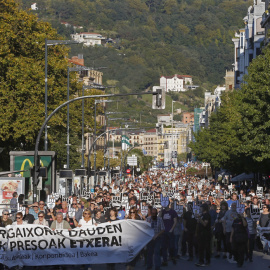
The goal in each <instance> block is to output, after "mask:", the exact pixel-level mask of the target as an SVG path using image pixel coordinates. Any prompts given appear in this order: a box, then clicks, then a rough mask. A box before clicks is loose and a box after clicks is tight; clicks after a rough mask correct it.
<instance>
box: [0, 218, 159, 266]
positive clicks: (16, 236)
mask: <svg viewBox="0 0 270 270" xmlns="http://www.w3.org/2000/svg"><path fill="white" fill-rule="evenodd" d="M153 236H154V230H153V229H152V228H151V226H150V224H149V223H147V222H145V221H137V220H119V221H115V222H113V223H102V224H99V225H98V226H94V225H91V226H84V227H80V228H76V229H73V230H54V231H53V230H51V229H50V228H49V227H46V226H40V225H38V226H37V225H30V224H28V225H18V226H16V225H10V226H7V227H6V228H1V229H0V263H2V264H5V265H7V266H8V267H13V266H16V265H19V266H41V265H42V266H44V265H69V264H72V265H76V264H103V263H127V262H130V261H131V260H132V259H133V258H135V256H136V255H137V254H138V253H139V252H140V250H141V249H142V248H143V247H144V246H145V245H146V244H147V243H148V242H149V241H150V240H151V239H152V238H153Z"/></svg>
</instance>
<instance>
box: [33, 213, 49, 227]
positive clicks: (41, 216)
mask: <svg viewBox="0 0 270 270" xmlns="http://www.w3.org/2000/svg"><path fill="white" fill-rule="evenodd" d="M44 217H45V214H44V212H43V211H40V212H39V213H38V219H37V220H35V221H34V224H37V225H43V226H47V227H49V223H48V221H47V220H46V219H45V218H44Z"/></svg>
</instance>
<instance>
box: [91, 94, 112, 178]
mask: <svg viewBox="0 0 270 270" xmlns="http://www.w3.org/2000/svg"><path fill="white" fill-rule="evenodd" d="M113 101H115V100H96V99H95V127H94V140H96V133H97V120H96V119H97V109H96V107H97V104H99V103H103V102H104V103H105V102H106V103H107V102H113ZM105 131H106V130H105ZM104 143H105V142H104ZM104 163H105V161H104ZM96 165H97V152H96V144H95V145H94V172H95V175H94V178H95V183H96V182H97V181H96V180H97V179H96V178H97V176H96V169H97V168H96ZM104 168H105V165H104Z"/></svg>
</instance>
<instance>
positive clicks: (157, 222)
mask: <svg viewBox="0 0 270 270" xmlns="http://www.w3.org/2000/svg"><path fill="white" fill-rule="evenodd" d="M146 221H147V222H148V223H150V224H151V227H152V228H153V229H154V232H155V234H154V237H153V239H152V240H151V241H150V242H149V243H148V244H147V269H148V270H150V269H152V266H153V259H154V265H155V270H159V269H160V267H161V257H160V249H161V243H162V234H163V233H164V231H165V227H164V223H163V220H162V218H160V217H158V212H157V209H156V208H152V210H151V216H148V217H147V219H146ZM153 257H154V258H153Z"/></svg>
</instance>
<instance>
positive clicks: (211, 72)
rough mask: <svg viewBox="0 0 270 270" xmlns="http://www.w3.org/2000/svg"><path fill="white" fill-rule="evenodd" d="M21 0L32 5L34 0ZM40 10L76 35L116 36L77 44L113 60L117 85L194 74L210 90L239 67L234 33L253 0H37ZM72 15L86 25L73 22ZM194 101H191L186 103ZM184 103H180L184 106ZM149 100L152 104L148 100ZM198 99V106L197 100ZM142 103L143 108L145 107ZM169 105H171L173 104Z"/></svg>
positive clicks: (92, 61)
mask: <svg viewBox="0 0 270 270" xmlns="http://www.w3.org/2000/svg"><path fill="white" fill-rule="evenodd" d="M18 1H21V6H22V7H23V8H24V9H26V8H29V7H30V6H31V4H32V0H31V1H30V0H18ZM36 3H37V6H38V8H39V9H38V10H37V11H32V12H34V13H36V14H37V15H38V17H39V19H40V20H45V21H48V22H50V23H52V25H53V26H54V27H55V28H57V30H58V33H59V34H61V35H63V36H65V37H66V38H68V39H69V38H70V34H71V33H74V32H83V31H87V32H98V33H100V34H102V35H103V36H104V37H107V38H112V39H113V40H114V43H113V44H110V45H109V46H107V47H103V46H101V47H95V48H85V47H82V46H81V45H73V46H71V52H70V55H77V54H78V53H82V54H83V55H84V59H85V65H86V66H89V67H95V68H98V67H106V69H103V70H102V72H103V73H104V77H103V79H104V80H103V83H104V84H105V85H106V84H107V85H108V84H110V83H109V82H111V80H113V81H114V91H120V92H131V91H144V90H146V89H148V90H149V89H151V87H152V86H153V85H158V84H159V77H160V76H161V75H166V76H168V75H174V74H186V75H191V76H193V81H194V83H195V84H197V85H200V86H201V87H202V88H203V90H204V91H205V90H210V91H211V90H213V89H214V88H215V86H216V85H218V84H223V83H224V75H225V70H226V69H231V68H232V63H233V54H234V48H233V43H232V40H231V39H232V37H233V36H234V33H235V32H236V31H237V30H238V29H239V28H242V27H243V26H244V25H243V17H244V16H245V15H246V12H247V8H248V6H250V5H252V3H253V1H252V0H249V1H247V0H53V1H52V0H46V1H45V0H36ZM61 22H68V23H69V24H71V25H73V26H82V27H83V29H74V28H73V27H65V26H64V25H63V24H61ZM179 101H180V105H181V106H183V105H187V106H188V108H187V110H193V107H194V106H193V105H195V106H197V107H199V106H202V105H203V99H200V98H197V100H196V101H195V100H193V98H190V97H188V98H185V97H184V98H179ZM185 103H186V104H185ZM180 105H179V106H180ZM143 106H145V104H143ZM192 106H193V107H192ZM141 108H142V107H140V106H139V108H138V107H137V109H139V110H140V109H141ZM166 111H167V110H166Z"/></svg>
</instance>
